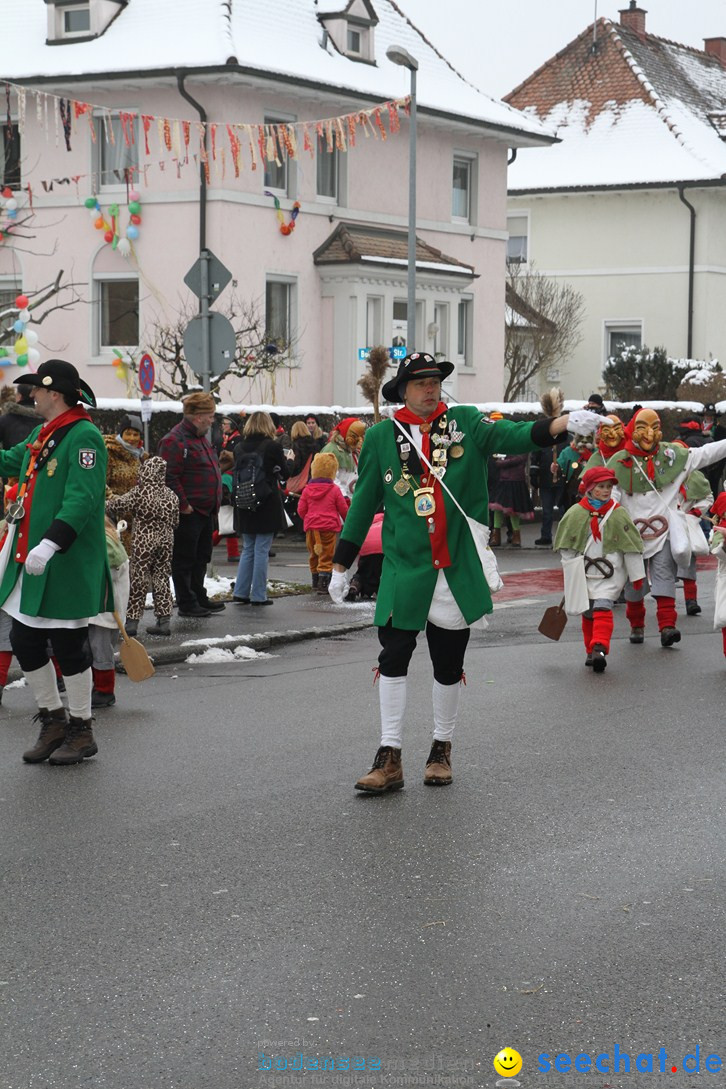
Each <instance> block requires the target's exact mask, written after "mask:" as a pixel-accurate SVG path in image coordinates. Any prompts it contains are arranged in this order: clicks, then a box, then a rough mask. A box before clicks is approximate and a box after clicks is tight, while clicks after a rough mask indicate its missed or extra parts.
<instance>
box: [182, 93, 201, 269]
mask: <svg viewBox="0 0 726 1089" xmlns="http://www.w3.org/2000/svg"><path fill="white" fill-rule="evenodd" d="M185 79H186V72H177V74H176V83H177V87H178V88H179V94H180V95H181V96H182V98H186V100H187V102H189V103H190V104H191V105H192V106H193V107H194V109H195V110H196V111H197V113H198V114H199V120H200V121H201V122H202V124H203V125H204V137H203V140H202V143H203V145H204V148H205V150H206V147H207V114H206V111H205V109H204V107H203V106H202V105H201V103H200V102H197V100H196V99H195V98H192V96H191V95H190V94H189V92H188V91H187V89H186V87H185V86H184V80H185ZM206 248H207V174H206V171H205V169H204V163H202V162H200V164H199V252H200V253H203V252H204V250H206Z"/></svg>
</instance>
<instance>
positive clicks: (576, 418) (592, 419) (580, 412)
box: [567, 408, 604, 435]
mask: <svg viewBox="0 0 726 1089" xmlns="http://www.w3.org/2000/svg"><path fill="white" fill-rule="evenodd" d="M569 417H570V418H569V420H568V421H567V430H568V431H570V432H571V433H572V434H573V435H593V434H594V433H595V432H596V431H597V429H598V427H599V426H600V424H601V423H602V422H603V419H604V417H603V416H600V415H599V414H598V413H597V412H591V411H590V409H589V408H577V409H575V411H574V412H570V413H569Z"/></svg>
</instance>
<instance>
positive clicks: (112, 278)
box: [93, 272, 141, 356]
mask: <svg viewBox="0 0 726 1089" xmlns="http://www.w3.org/2000/svg"><path fill="white" fill-rule="evenodd" d="M113 283H136V293H137V300H138V307H139V315H138V319H137V321H138V328H137V338H138V339H140V337H141V292H140V281H139V278H138V276H129V275H128V273H125V272H99V273H97V274H95V275H94V277H93V306H94V312H95V320H94V322H93V354H94V355H96V356H101V355H108V354H110V353H111V350H112V349H113V348H115V347H118V348H123V349H126V350H131V351H133V350H134V349H135V348H138V346H139V345H138V339H137V343H136V344H121V343H120V342H119V341H118V340H114V341H111V342H110V343H108V344H106V343H104V339H103V289H104V286H105V285H106V284H113Z"/></svg>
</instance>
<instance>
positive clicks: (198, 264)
mask: <svg viewBox="0 0 726 1089" xmlns="http://www.w3.org/2000/svg"><path fill="white" fill-rule="evenodd" d="M206 253H207V254H208V255H209V256H208V258H207V268H208V281H207V283H208V290H207V297H208V299H209V302H210V303H213V302H215V301H216V299H217V297H218V296H219V295H221V294H222V292H223V291H224V289H225V287H226V286H227V284H228V283H229V281H230V280H231V279H232V273H231V272H230V271H229V269H228V268H225V266H224V265H223V264H222V262H221V261H220V260H219V258H218V257H215V256H214V254H213V253H212V251H211V250H206ZM203 265H204V260H203V259H202V258H201V257H200V258H198V260H196V261H195V262H194V264H193V265H192V267H191V268H190V269H189V272H188V273H187V274H186V276H185V277H184V283H185V284H186V285H187V287H188V288H189V290H190V291H193V292H194V294H195V295H196V296H197V298H198V299H201V297H202V266H203Z"/></svg>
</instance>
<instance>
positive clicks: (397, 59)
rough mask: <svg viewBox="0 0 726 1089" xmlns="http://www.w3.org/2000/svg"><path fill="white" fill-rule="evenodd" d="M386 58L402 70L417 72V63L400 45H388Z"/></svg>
mask: <svg viewBox="0 0 726 1089" xmlns="http://www.w3.org/2000/svg"><path fill="white" fill-rule="evenodd" d="M386 56H387V57H388V59H389V61H393V63H394V64H400V65H401V66H402V67H403V68H410V69H411V71H412V72H416V71H418V61H417V60H416V58H415V57H413V56H411V54H410V53H409V52H408V50H407V49H404V48H403V46H402V45H389V47H388V49H387V50H386Z"/></svg>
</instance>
